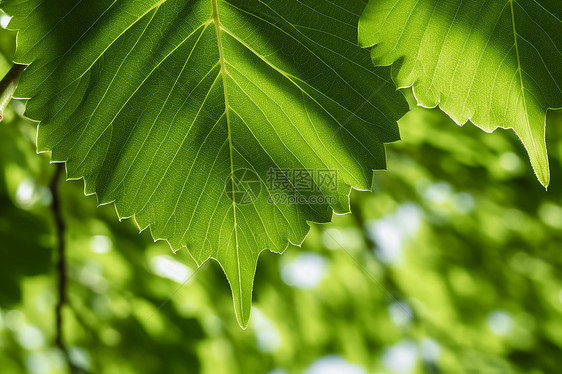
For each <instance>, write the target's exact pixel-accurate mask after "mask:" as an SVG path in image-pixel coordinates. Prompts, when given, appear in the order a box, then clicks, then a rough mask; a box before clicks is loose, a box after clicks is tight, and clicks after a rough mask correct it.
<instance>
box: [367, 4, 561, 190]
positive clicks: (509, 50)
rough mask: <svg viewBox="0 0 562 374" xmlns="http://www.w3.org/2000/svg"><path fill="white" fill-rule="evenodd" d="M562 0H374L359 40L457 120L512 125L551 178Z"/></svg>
mask: <svg viewBox="0 0 562 374" xmlns="http://www.w3.org/2000/svg"><path fill="white" fill-rule="evenodd" d="M561 19H562V7H561V6H560V0H519V1H515V0H474V1H468V0H464V1H463V0H446V1H445V0H443V1H439V0H370V1H369V3H368V5H367V7H366V8H365V11H364V13H363V14H362V16H361V20H360V23H359V42H360V44H361V45H363V46H374V48H373V49H372V57H373V60H374V62H375V64H376V65H390V64H394V69H393V79H394V80H395V83H396V84H397V86H398V87H401V88H404V87H409V86H413V91H414V94H415V96H416V98H417V100H418V103H419V104H420V105H422V106H425V107H435V106H437V105H439V106H440V107H441V109H442V110H443V111H445V112H446V113H447V114H449V115H450V116H451V117H452V118H453V119H454V120H455V122H457V123H458V124H464V123H466V122H467V121H468V120H470V121H471V122H473V123H474V124H475V125H477V126H479V127H481V128H482V129H484V130H485V131H493V130H494V129H496V128H498V127H503V128H513V129H514V130H515V132H516V133H517V134H518V135H519V137H520V138H521V140H522V141H523V144H524V145H525V148H526V149H527V152H528V154H529V157H530V159H531V163H532V165H533V168H534V170H535V173H536V174H537V176H538V178H539V180H540V181H541V182H542V183H543V184H544V185H545V186H547V185H548V183H549V180H550V175H549V168H548V158H547V152H546V143H545V122H546V111H547V109H549V108H550V109H559V108H561V107H562V91H561V87H562V69H561V66H562V21H561Z"/></svg>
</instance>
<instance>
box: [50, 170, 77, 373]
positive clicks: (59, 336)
mask: <svg viewBox="0 0 562 374" xmlns="http://www.w3.org/2000/svg"><path fill="white" fill-rule="evenodd" d="M62 175H64V164H58V165H57V169H56V171H55V174H54V176H53V179H52V181H51V186H50V190H51V195H52V199H53V202H52V205H51V210H52V211H53V216H54V219H55V230H56V235H57V264H56V267H57V273H58V301H57V305H56V307H55V315H56V336H55V344H56V345H57V347H58V348H59V349H60V350H61V352H62V353H63V355H64V358H65V360H66V363H67V365H68V369H69V370H70V372H71V373H73V374H76V373H80V372H81V370H80V368H78V367H77V366H76V365H74V364H73V363H72V360H71V359H70V354H69V351H68V348H67V346H66V344H65V342H64V337H63V331H62V325H63V318H62V311H63V307H64V306H65V304H66V301H67V294H66V288H67V272H66V257H65V241H64V235H65V230H66V225H65V223H64V219H63V217H62V209H61V203H60V195H59V184H60V180H61V177H62Z"/></svg>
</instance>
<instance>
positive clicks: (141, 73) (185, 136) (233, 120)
mask: <svg viewBox="0 0 562 374" xmlns="http://www.w3.org/2000/svg"><path fill="white" fill-rule="evenodd" d="M3 8H4V10H5V11H6V12H7V13H8V14H11V15H13V16H14V18H13V20H12V22H11V24H10V27H11V28H15V29H18V30H19V34H18V49H17V54H16V58H15V60H16V62H19V63H24V64H31V65H30V66H29V67H28V68H27V70H26V71H25V72H24V73H23V75H22V77H21V81H20V84H19V87H18V90H17V91H16V96H18V97H22V98H29V99H30V100H29V101H28V103H27V110H26V114H27V116H29V117H30V118H32V119H37V120H40V121H41V123H40V125H39V132H38V149H39V151H51V152H52V159H53V160H54V161H65V162H66V168H67V175H68V178H84V180H85V191H86V193H87V194H92V193H95V194H96V195H97V198H98V200H99V203H100V204H107V203H110V202H115V206H116V209H117V211H118V215H119V217H134V219H135V220H136V222H137V224H138V226H139V228H141V229H144V228H146V227H148V226H150V230H151V232H152V235H153V237H154V238H155V239H166V240H168V241H169V242H170V244H171V246H172V247H173V249H179V248H183V247H185V248H187V250H189V252H190V254H191V255H192V256H193V258H194V259H195V260H196V261H197V263H198V264H201V263H202V262H204V261H206V260H207V259H208V258H214V259H216V260H217V261H218V262H219V263H220V264H221V266H222V267H223V269H224V271H225V273H226V276H227V278H228V280H229V283H230V285H231V288H232V293H233V297H234V304H235V310H236V313H237V318H238V321H239V322H240V324H241V325H242V326H245V325H246V324H247V321H248V318H249V314H250V307H251V291H252V287H253V278H254V273H255V269H256V263H257V259H258V256H259V254H260V252H261V251H262V250H264V249H266V248H267V249H270V250H271V251H275V252H282V251H283V250H284V249H285V248H286V247H287V245H288V244H289V242H290V243H294V244H299V243H301V242H302V240H303V239H304V237H305V236H306V233H307V232H308V229H309V226H308V224H307V221H315V222H327V221H329V220H330V218H331V215H332V209H333V210H335V211H336V212H339V213H343V212H347V211H348V210H349V201H348V194H349V190H350V187H351V186H353V187H356V188H359V189H369V188H370V187H371V179H372V169H379V168H383V167H384V166H385V154H384V144H383V143H384V142H390V141H395V140H397V139H398V130H397V126H396V120H397V119H398V118H400V117H401V116H402V115H403V113H404V112H405V111H406V103H405V101H404V99H403V98H402V96H401V94H400V93H398V92H396V91H395V89H394V87H393V85H392V84H388V83H387V80H386V79H385V78H383V77H381V76H379V75H377V74H376V71H377V70H375V68H374V67H373V66H372V62H371V60H370V56H369V53H368V52H367V51H366V50H363V49H362V48H360V47H358V46H357V23H358V20H359V14H360V13H361V11H362V10H363V8H364V3H363V2H362V1H361V0H346V1H345V2H343V1H335V0H314V1H311V0H307V1H305V2H302V1H298V0H267V1H258V0H230V1H224V0H192V1H187V0H160V1H156V0H142V1H134V0H121V1H117V0H81V1H76V0H64V1H60V0H58V1H55V0H47V1H44V0H24V1H23V0H7V1H5V2H4V5H3ZM378 72H379V73H380V72H382V73H383V74H384V75H386V74H388V71H387V70H386V69H378ZM288 169H291V170H288ZM279 172H280V173H279ZM291 172H293V173H294V174H295V175H296V174H297V173H300V174H301V176H303V175H304V176H306V177H307V178H308V179H310V178H312V181H313V185H314V186H313V187H310V186H307V185H300V184H299V185H296V180H295V178H294V177H295V175H293V176H290V175H289V173H291ZM272 174H274V175H275V178H277V179H276V180H275V183H276V184H277V185H284V186H285V187H283V188H281V190H278V189H277V187H275V186H273V185H272V184H271V183H270V182H271V180H268V178H271V177H272ZM327 175H329V176H330V177H336V178H337V181H336V183H335V184H333V185H331V184H329V183H325V182H326V176H327ZM307 178H305V179H307ZM291 183H293V185H291ZM332 187H334V189H333V190H332ZM274 193H276V194H277V195H275V196H277V197H278V196H281V197H284V198H295V197H299V198H300V199H301V200H300V201H297V202H296V203H295V202H293V201H290V200H288V199H287V201H288V203H286V202H285V201H283V200H282V199H281V200H271V199H270V197H271V196H272V195H273V194H274ZM279 194H280V195H279ZM332 195H333V196H332ZM318 197H320V198H318ZM330 198H333V199H332V200H330Z"/></svg>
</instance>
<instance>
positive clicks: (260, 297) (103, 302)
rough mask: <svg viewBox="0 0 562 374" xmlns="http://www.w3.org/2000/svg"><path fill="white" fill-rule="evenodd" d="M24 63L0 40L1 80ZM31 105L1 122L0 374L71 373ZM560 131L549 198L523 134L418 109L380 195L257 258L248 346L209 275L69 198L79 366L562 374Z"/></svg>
mask: <svg viewBox="0 0 562 374" xmlns="http://www.w3.org/2000/svg"><path fill="white" fill-rule="evenodd" d="M13 47H14V35H13V34H12V33H9V32H6V31H2V32H1V33H0V51H1V52H2V54H3V57H1V58H0V70H1V71H0V73H2V74H3V73H4V72H6V71H7V70H8V69H9V66H10V63H9V61H10V57H11V56H12V54H13V49H14V48H13ZM410 102H412V100H411V98H410ZM22 105H23V104H22V103H21V102H14V103H12V105H11V106H10V109H9V110H8V112H6V113H5V120H4V122H3V123H2V124H0V235H1V237H0V255H1V256H2V257H1V259H0V284H1V286H0V287H1V288H0V289H1V291H0V372H1V373H9V374H11V373H37V374H48V373H64V372H66V367H65V363H64V360H63V356H62V354H61V353H60V352H59V351H58V350H57V349H56V348H54V343H53V340H54V333H55V332H54V329H55V323H54V321H55V316H54V309H55V308H54V306H55V303H56V300H57V295H56V274H55V270H54V269H55V267H54V260H55V257H56V256H55V250H54V245H55V242H56V240H55V235H54V226H53V218H52V213H51V210H50V203H51V196H50V192H49V189H48V185H49V183H50V180H51V177H52V174H53V172H54V169H55V168H54V167H53V165H50V164H49V162H48V156H47V155H44V154H41V155H37V154H36V153H35V145H34V142H35V124H33V123H30V122H29V121H26V120H24V119H22V118H21V116H20V115H18V113H21V112H22V109H23V108H22ZM550 115H551V116H552V117H551V119H552V121H553V123H554V124H555V125H554V126H551V127H549V128H548V130H547V135H548V145H549V148H550V154H551V161H552V175H553V178H552V182H551V190H550V191H548V192H546V191H545V190H544V189H543V188H542V187H541V186H540V184H539V183H538V182H537V180H536V178H535V176H534V175H533V173H532V169H531V167H530V165H529V163H528V160H527V158H526V155H525V152H524V149H523V147H522V145H521V144H520V141H519V140H518V139H517V138H516V137H515V135H514V134H513V133H512V132H510V131H497V132H495V133H493V134H485V133H483V132H482V131H481V130H479V129H477V128H475V127H474V126H472V125H466V126H465V127H464V128H459V127H458V126H456V125H455V124H454V123H453V122H452V121H451V120H450V119H449V118H448V117H447V116H446V115H445V114H443V113H442V112H440V111H438V110H428V109H423V108H419V107H413V108H412V111H411V112H410V113H409V114H407V115H406V117H404V118H403V119H402V121H401V123H400V127H401V133H402V138H403V141H401V142H399V143H396V144H392V145H390V146H388V147H387V149H388V159H389V160H388V168H389V170H388V171H379V172H375V177H374V178H375V188H374V192H372V193H366V192H356V191H354V192H353V193H352V209H353V211H354V214H353V215H345V216H334V219H333V223H331V224H329V225H323V226H321V225H312V228H311V232H310V234H309V236H308V238H307V240H306V241H305V243H304V245H303V246H302V248H295V247H292V248H289V249H288V250H287V251H286V253H285V254H284V255H282V256H278V255H274V254H271V253H265V254H264V255H263V256H262V258H261V260H260V263H259V266H258V272H257V278H256V284H255V303H254V308H253V312H252V313H253V314H252V319H251V323H250V327H249V328H248V329H247V330H245V331H244V330H241V329H240V328H239V326H238V324H237V322H236V319H235V317H234V314H233V311H232V298H231V295H230V291H229V288H228V285H227V283H226V280H225V278H224V275H223V274H222V272H221V270H220V268H219V266H218V265H217V264H216V263H210V262H208V263H206V264H205V265H203V266H202V268H201V269H199V270H198V269H197V268H196V266H195V264H194V262H193V261H192V259H191V258H190V256H189V255H188V253H187V252H185V251H179V252H178V253H176V254H173V253H172V252H171V251H170V249H169V247H168V246H167V244H165V243H163V242H156V243H153V242H152V240H151V238H150V235H149V233H148V232H143V233H142V234H140V235H139V234H138V230H137V228H136V227H135V226H134V224H133V223H132V222H131V221H124V222H122V223H120V222H118V220H117V219H116V215H115V211H114V208H113V207H112V206H103V207H100V208H96V202H95V198H94V197H84V193H83V185H82V182H81V181H72V182H67V183H64V184H63V185H62V186H61V198H62V204H63V210H64V212H63V213H64V218H65V221H66V223H67V226H68V228H67V231H66V244H67V252H68V261H69V282H70V284H69V304H70V305H69V307H67V308H66V309H65V310H64V332H65V337H66V340H67V342H68V345H69V347H70V353H71V357H72V359H73V361H74V362H75V363H76V364H77V365H79V366H81V367H83V368H85V369H86V370H87V371H89V372H92V373H108V374H109V373H119V374H123V373H205V374H221V373H269V374H284V373H287V374H288V373H291V374H292V373H308V374H320V373H321V374H331V373H338V374H340V373H343V374H345V373H350V374H360V373H533V374H534V373H537V374H538V373H557V372H559V370H560V369H559V366H560V365H559V362H558V361H559V358H560V357H562V318H561V317H562V279H561V277H560V269H561V268H562V266H561V265H562V253H560V251H561V249H562V248H561V245H560V243H561V240H562V206H561V205H560V203H561V201H562V199H561V197H562V196H561V195H562V188H561V186H562V164H561V162H562V115H561V113H556V112H552V113H550ZM549 120H550V119H549Z"/></svg>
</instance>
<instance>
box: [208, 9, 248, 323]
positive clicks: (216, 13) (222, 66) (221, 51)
mask: <svg viewBox="0 0 562 374" xmlns="http://www.w3.org/2000/svg"><path fill="white" fill-rule="evenodd" d="M211 3H212V7H213V15H212V19H213V22H214V24H215V32H216V34H217V36H216V37H217V45H218V49H219V62H220V74H221V76H222V86H223V93H224V107H225V112H226V126H227V131H228V146H229V147H228V148H229V154H230V181H231V184H232V185H231V188H232V212H233V213H232V214H233V219H234V245H235V251H236V264H237V270H238V271H237V273H238V292H239V294H238V297H239V300H240V313H242V314H244V306H243V298H242V276H241V274H240V257H239V253H238V228H237V219H236V201H235V200H236V199H235V196H234V193H235V192H234V187H235V186H234V157H233V149H234V147H233V145H232V129H231V127H230V105H229V101H228V87H227V79H226V77H227V75H226V74H227V72H226V61H225V58H224V48H223V45H222V32H221V28H222V26H221V22H220V18H219V11H218V6H217V0H211ZM234 309H235V310H236V309H237V308H234ZM240 317H241V320H245V318H244V315H242V316H240Z"/></svg>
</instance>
